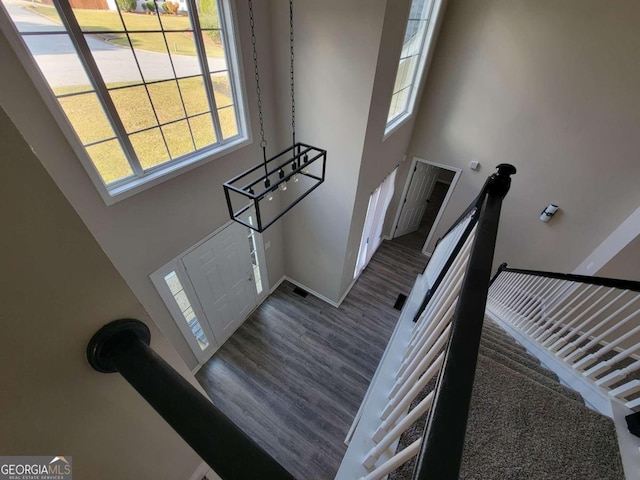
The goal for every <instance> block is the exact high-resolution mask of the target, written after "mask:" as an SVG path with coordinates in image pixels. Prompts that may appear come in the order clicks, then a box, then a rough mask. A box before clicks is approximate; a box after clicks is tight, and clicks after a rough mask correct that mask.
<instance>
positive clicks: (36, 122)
mask: <svg viewBox="0 0 640 480" xmlns="http://www.w3.org/2000/svg"><path fill="white" fill-rule="evenodd" d="M254 9H255V11H256V19H259V21H257V24H256V33H257V35H258V42H259V43H260V45H264V46H265V47H266V48H262V49H261V50H260V65H261V86H262V89H263V92H264V94H263V102H264V110H265V123H266V126H267V136H268V137H269V139H274V140H273V141H271V142H270V145H269V149H270V151H271V152H275V151H277V150H278V149H279V148H280V146H279V145H278V141H277V138H276V136H275V133H274V131H275V127H276V126H275V125H274V121H273V118H274V110H275V105H274V102H273V95H271V94H270V92H271V91H272V90H273V82H272V76H271V69H270V65H271V63H272V61H271V56H270V48H268V46H269V45H270V40H269V38H270V36H271V33H270V22H269V12H268V5H267V3H266V2H256V3H255V5H254ZM248 23H249V22H248V12H247V6H246V2H238V26H239V32H238V36H239V38H240V39H241V41H242V51H243V52H244V59H243V60H244V69H245V72H246V73H247V75H246V78H247V82H246V85H247V102H248V105H249V107H250V111H251V118H250V121H251V123H252V124H253V126H254V129H253V138H254V139H255V138H259V136H258V130H256V128H255V127H256V126H257V124H258V122H257V112H256V108H255V105H256V97H255V91H254V90H255V82H253V80H252V79H253V76H252V72H253V60H252V57H251V55H250V52H251V42H250V34H249V32H248V28H249V27H248ZM0 65H2V75H0V106H2V107H3V108H4V109H5V110H6V111H7V113H8V114H9V116H10V117H11V118H12V119H13V121H14V122H15V123H16V125H17V126H18V128H19V129H20V131H21V132H22V133H23V135H24V136H25V138H26V140H27V141H28V143H29V144H30V145H31V146H32V147H33V149H34V150H35V152H36V153H37V154H38V155H39V157H40V160H41V161H42V163H43V164H44V166H45V168H47V170H48V171H49V172H50V174H51V176H52V177H53V179H54V180H55V182H56V183H57V184H58V186H59V187H60V189H61V190H62V191H63V192H64V194H65V196H66V197H67V199H68V200H69V202H70V203H71V204H72V205H73V207H74V208H75V209H76V211H77V212H78V214H79V215H80V217H81V218H82V220H83V221H84V222H85V223H86V224H87V226H88V227H89V230H90V231H91V233H92V234H93V235H94V236H95V237H96V239H97V240H98V242H99V243H100V246H101V247H102V248H103V249H104V251H105V252H106V254H107V255H108V257H109V258H110V259H111V261H112V262H113V263H114V265H115V266H116V268H117V269H118V271H119V272H120V273H121V275H122V276H123V277H124V279H125V280H126V282H127V283H128V284H129V286H130V287H131V289H132V290H133V292H134V293H135V294H136V296H137V297H138V298H139V299H140V301H141V302H142V303H143V305H144V306H145V308H146V309H147V311H148V312H149V313H150V315H151V317H152V318H153V319H154V321H155V322H156V323H157V324H158V326H159V327H160V328H161V330H162V331H163V333H164V334H165V335H166V336H167V337H168V338H169V339H170V340H171V342H172V343H173V344H174V345H175V347H176V349H177V350H178V352H179V353H180V355H181V356H182V358H184V359H185V361H186V362H187V364H188V366H189V367H190V368H193V367H194V366H195V365H196V359H195V358H194V357H193V354H192V353H191V350H190V349H189V347H188V345H187V344H186V342H185V340H184V338H183V337H182V335H181V334H180V331H179V330H178V328H177V327H176V325H175V323H174V321H173V319H172V318H171V316H170V314H169V312H168V310H167V309H166V307H165V306H164V303H163V302H162V300H161V299H160V296H159V295H158V294H157V292H156V290H155V288H154V286H153V285H152V283H151V281H150V280H149V278H148V275H149V274H150V273H152V272H153V271H155V270H156V269H157V268H159V267H160V266H162V265H164V264H165V263H166V262H168V261H169V260H171V259H172V258H173V257H175V256H176V255H178V254H180V253H182V252H183V251H184V250H186V249H187V248H189V247H191V246H192V245H194V244H195V243H196V242H198V241H199V240H201V239H202V238H203V237H205V236H206V235H207V234H209V233H211V232H212V231H214V230H215V229H216V228H218V227H220V226H222V225H223V224H224V223H225V222H227V221H228V220H229V218H228V213H227V209H226V203H225V200H224V194H223V190H222V183H223V182H224V181H225V180H227V179H229V178H231V177H232V176H234V175H237V174H238V173H240V172H242V171H243V170H245V169H247V168H249V167H250V166H253V165H254V164H255V163H256V162H258V161H260V160H261V158H262V153H261V151H260V149H259V145H258V143H259V142H255V141H254V143H253V144H252V145H250V146H248V147H245V148H242V149H240V150H237V151H235V152H233V153H231V154H229V155H226V156H224V157H223V158H220V159H217V160H214V161H212V162H209V163H207V164H206V165H202V166H200V167H198V168H195V169H193V170H191V171H190V172H187V173H184V174H182V175H179V176H177V177H176V178H173V179H171V180H168V181H166V182H164V183H162V184H160V185H158V186H155V187H153V188H150V189H148V190H146V191H144V192H142V193H139V194H137V195H134V196H133V197H131V198H128V199H126V200H123V201H121V202H119V203H117V204H115V205H112V206H110V207H107V206H105V204H104V202H103V201H102V200H101V198H100V197H99V195H98V193H97V191H96V189H95V187H94V186H93V184H92V183H91V181H90V180H89V177H88V176H87V174H86V172H85V171H84V169H83V167H82V166H81V165H80V162H79V160H78V159H77V157H76V156H75V154H74V153H73V150H72V149H71V147H70V146H69V143H68V141H67V140H66V138H65V137H64V136H63V134H62V132H61V131H60V128H59V127H58V126H57V124H56V123H55V121H54V119H53V117H52V116H51V114H50V112H49V110H48V109H47V107H46V105H45V104H44V102H43V100H42V98H41V97H40V95H39V93H38V92H37V91H36V89H35V87H34V85H33V83H32V82H31V80H30V79H29V78H28V76H27V74H26V72H25V70H24V68H23V67H22V64H21V63H20V62H19V61H18V58H17V57H16V55H15V54H14V52H13V51H12V50H11V48H10V47H9V44H8V42H7V40H6V39H5V37H4V36H3V35H2V34H1V33H0ZM264 239H265V242H266V241H270V242H271V248H270V249H269V250H267V251H266V255H267V267H268V273H269V279H270V281H271V282H272V283H275V282H276V281H277V280H279V279H280V278H281V277H282V275H283V271H284V270H283V258H282V229H281V226H280V224H276V225H274V226H272V227H271V228H270V229H269V230H267V232H266V233H265V235H264Z"/></svg>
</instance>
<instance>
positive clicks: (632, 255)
mask: <svg viewBox="0 0 640 480" xmlns="http://www.w3.org/2000/svg"><path fill="white" fill-rule="evenodd" d="M596 275H597V276H598V277H611V278H622V279H624V280H634V281H636V282H639V281H640V237H636V238H635V240H633V241H632V242H631V243H629V244H628V245H627V246H626V247H624V248H623V249H622V250H621V251H620V252H618V254H617V255H616V256H615V257H613V258H612V259H611V260H609V261H608V262H607V263H606V264H605V265H604V267H602V268H601V269H600V270H598V272H597V273H596Z"/></svg>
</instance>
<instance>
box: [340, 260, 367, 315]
mask: <svg viewBox="0 0 640 480" xmlns="http://www.w3.org/2000/svg"><path fill="white" fill-rule="evenodd" d="M365 268H366V267H365ZM362 272H364V270H362ZM362 272H360V275H362ZM360 275H358V276H357V277H356V278H354V279H353V280H352V281H351V284H350V285H349V286H348V287H347V289H346V290H345V292H344V293H343V294H342V296H341V297H340V299H339V300H338V307H339V306H340V305H342V302H344V299H345V298H347V295H349V292H350V291H351V289H352V288H353V286H354V285H355V284H356V282H357V281H358V278H360Z"/></svg>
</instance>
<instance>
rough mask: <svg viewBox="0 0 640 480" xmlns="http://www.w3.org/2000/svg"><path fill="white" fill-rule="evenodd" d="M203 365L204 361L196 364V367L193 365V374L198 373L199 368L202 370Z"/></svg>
mask: <svg viewBox="0 0 640 480" xmlns="http://www.w3.org/2000/svg"><path fill="white" fill-rule="evenodd" d="M202 365H203V364H202V363H199V364H198V365H196V366H195V367H193V368H192V369H191V373H192V374H193V375H195V374H196V373H198V370H200V369H201V368H202Z"/></svg>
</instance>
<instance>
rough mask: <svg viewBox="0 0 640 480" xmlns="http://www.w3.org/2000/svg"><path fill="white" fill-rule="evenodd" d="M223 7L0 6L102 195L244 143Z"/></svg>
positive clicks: (107, 2)
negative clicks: (41, 79)
mask: <svg viewBox="0 0 640 480" xmlns="http://www.w3.org/2000/svg"><path fill="white" fill-rule="evenodd" d="M227 1H228V0H180V1H178V0H176V1H162V0H150V1H144V0H36V1H33V2H25V1H23V0H0V3H2V5H3V7H4V8H3V9H0V10H2V11H3V12H2V14H4V15H7V16H8V18H10V19H11V20H12V22H13V24H14V26H15V27H16V30H17V32H18V33H19V35H20V37H21V38H22V40H23V42H24V45H25V46H26V49H27V50H28V51H29V52H30V54H31V57H32V58H33V59H34V60H35V64H36V65H37V67H38V68H39V70H40V72H41V74H42V77H44V79H45V80H46V82H47V83H48V85H49V87H50V89H51V91H52V92H53V95H54V96H55V98H56V100H57V102H58V105H59V106H60V109H61V111H62V112H64V115H65V116H66V118H67V120H68V123H69V124H70V125H71V127H72V128H73V131H74V132H75V137H77V138H76V139H77V140H78V141H79V144H78V143H77V142H76V145H74V146H75V147H76V151H77V152H78V154H79V156H80V157H81V158H82V160H83V161H84V162H85V163H87V164H88V165H89V167H90V168H92V169H94V171H95V172H97V174H98V177H97V178H99V179H100V180H101V181H102V185H100V186H99V189H101V193H103V196H104V193H105V191H106V193H107V194H108V196H115V195H117V194H118V193H120V192H122V191H126V190H127V189H130V188H133V187H135V186H137V185H140V184H143V183H145V182H146V181H148V180H149V179H151V178H157V177H158V176H161V175H163V174H164V173H167V172H168V171H175V170H176V169H177V168H180V167H181V166H183V165H186V164H191V163H193V162H195V161H198V160H200V159H202V158H203V157H209V156H210V155H211V154H215V153H216V152H219V151H221V150H225V149H226V147H227V146H230V145H235V144H237V143H238V142H237V141H238V140H244V139H245V138H246V126H245V120H244V113H243V109H242V108H241V103H242V99H241V98H240V88H239V84H238V71H237V69H238V66H237V58H236V54H235V47H234V41H233V32H232V31H231V24H232V22H231V19H230V17H229V8H228V7H229V6H228V4H227ZM67 131H68V129H67ZM76 139H74V141H75V140H76ZM78 147H82V148H78ZM92 177H94V180H95V179H96V176H95V175H92ZM97 183H100V182H97Z"/></svg>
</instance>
